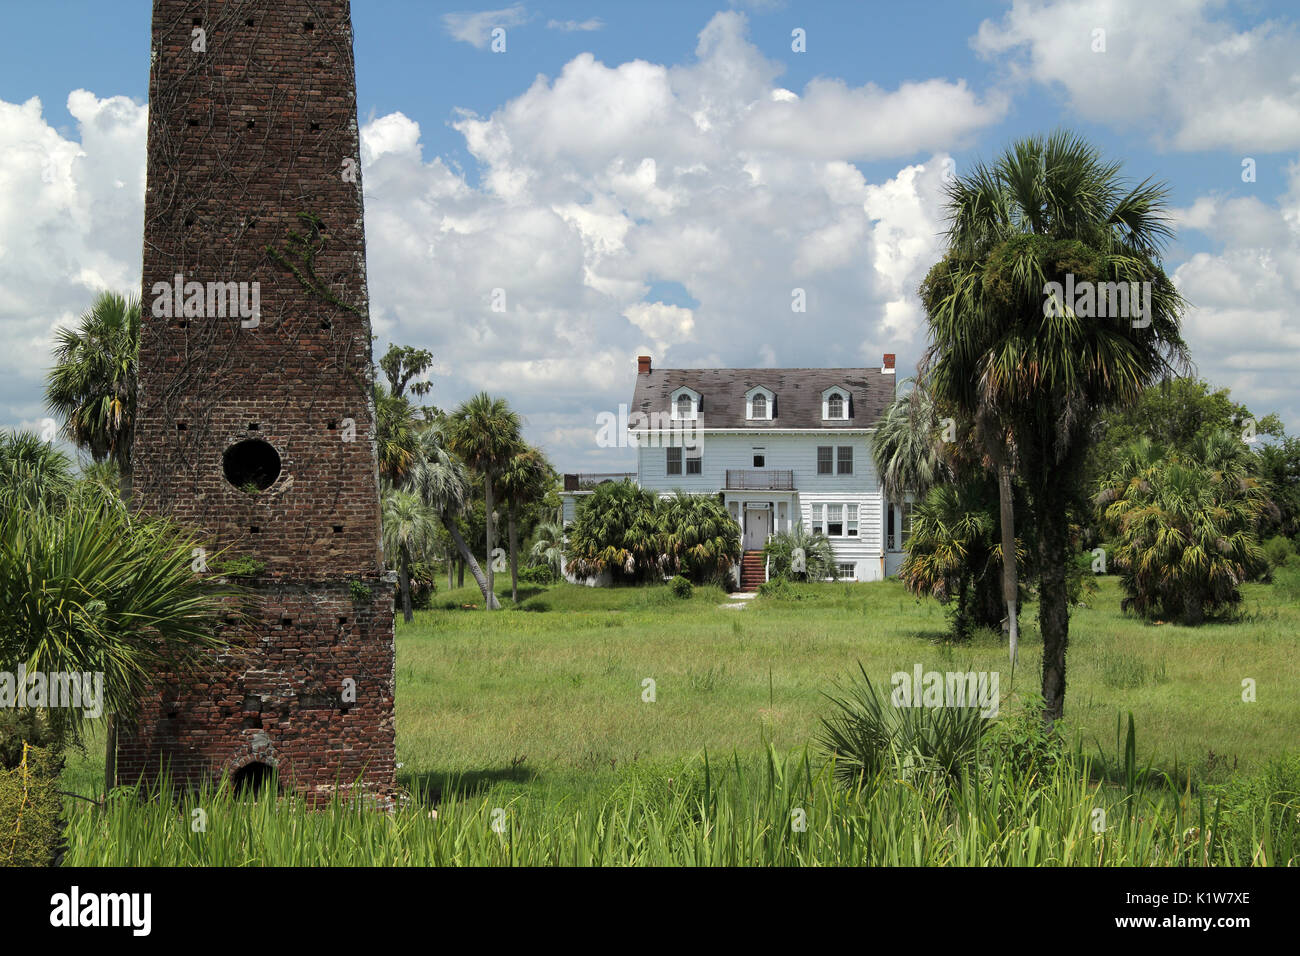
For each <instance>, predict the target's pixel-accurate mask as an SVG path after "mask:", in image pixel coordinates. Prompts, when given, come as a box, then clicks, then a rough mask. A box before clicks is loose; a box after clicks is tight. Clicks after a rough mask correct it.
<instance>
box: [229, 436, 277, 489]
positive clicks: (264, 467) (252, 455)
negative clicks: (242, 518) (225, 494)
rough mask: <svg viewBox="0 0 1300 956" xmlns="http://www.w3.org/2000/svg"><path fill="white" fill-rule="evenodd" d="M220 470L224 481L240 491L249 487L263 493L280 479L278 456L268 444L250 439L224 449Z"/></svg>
mask: <svg viewBox="0 0 1300 956" xmlns="http://www.w3.org/2000/svg"><path fill="white" fill-rule="evenodd" d="M221 468H222V470H223V471H224V472H225V474H226V481H228V482H230V483H231V484H232V485H234V486H235V487H236V488H239V489H240V490H241V491H242V490H246V489H247V488H248V487H249V486H250V485H251V486H255V487H256V488H257V490H258V491H265V490H266V489H267V488H270V487H271V486H272V485H273V484H275V479H277V478H279V477H280V455H279V453H278V452H276V450H275V449H274V448H272V447H271V445H270V443H269V442H264V441H259V440H257V439H251V438H250V439H246V440H244V441H241V442H235V444H233V445H231V446H230V447H229V448H227V449H226V451H225V453H224V454H223V455H222V456H221Z"/></svg>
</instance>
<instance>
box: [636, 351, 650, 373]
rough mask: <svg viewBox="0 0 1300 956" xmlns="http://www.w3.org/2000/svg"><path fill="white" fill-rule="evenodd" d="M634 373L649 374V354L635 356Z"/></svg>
mask: <svg viewBox="0 0 1300 956" xmlns="http://www.w3.org/2000/svg"><path fill="white" fill-rule="evenodd" d="M636 373H637V374H638V375H649V374H650V356H648V355H638V356H637V357H636Z"/></svg>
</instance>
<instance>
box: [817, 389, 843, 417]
mask: <svg viewBox="0 0 1300 956" xmlns="http://www.w3.org/2000/svg"><path fill="white" fill-rule="evenodd" d="M848 417H849V393H848V392H846V391H845V390H844V389H842V388H838V387H836V388H828V389H826V391H824V392H822V418H823V419H825V420H827V421H845V420H846V419H848Z"/></svg>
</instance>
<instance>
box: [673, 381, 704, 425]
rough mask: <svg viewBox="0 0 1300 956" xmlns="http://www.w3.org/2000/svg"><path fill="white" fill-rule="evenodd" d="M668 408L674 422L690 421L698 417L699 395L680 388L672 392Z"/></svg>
mask: <svg viewBox="0 0 1300 956" xmlns="http://www.w3.org/2000/svg"><path fill="white" fill-rule="evenodd" d="M669 407H670V408H671V409H672V412H673V418H674V419H676V420H685V421H691V420H692V419H696V418H699V417H700V394H699V392H696V391H692V390H691V389H689V388H686V387H684V386H683V387H682V388H679V389H677V391H675V392H673V394H672V397H671V399H670V405H669Z"/></svg>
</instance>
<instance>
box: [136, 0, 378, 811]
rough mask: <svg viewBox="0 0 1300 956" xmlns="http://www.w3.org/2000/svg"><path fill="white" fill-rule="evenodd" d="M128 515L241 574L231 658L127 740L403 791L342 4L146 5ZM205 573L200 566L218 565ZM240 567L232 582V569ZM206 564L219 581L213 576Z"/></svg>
mask: <svg viewBox="0 0 1300 956" xmlns="http://www.w3.org/2000/svg"><path fill="white" fill-rule="evenodd" d="M152 55H153V61H152V63H153V65H152V69H151V71H150V77H149V148H148V187H147V192H146V195H145V241H144V276H143V280H144V282H143V300H142V301H143V312H144V317H143V326H142V331H141V348H140V390H139V411H138V418H137V425H136V437H135V495H136V502H137V503H138V504H139V505H140V506H141V507H142V508H143V509H144V510H145V511H147V512H149V513H152V514H157V515H167V516H169V517H170V518H172V519H173V520H175V521H176V522H178V523H180V524H181V525H183V526H185V527H187V528H189V529H192V530H193V531H194V532H195V533H196V534H198V535H199V536H200V539H201V540H202V542H203V547H204V554H205V555H207V556H208V558H206V559H204V558H203V557H202V556H198V557H196V567H197V569H198V570H199V573H206V574H208V575H219V574H220V573H221V572H222V570H223V564H221V563H219V562H218V560H217V559H216V558H215V557H211V556H214V555H216V553H217V552H218V551H221V550H224V551H225V552H226V554H225V558H227V559H230V558H238V559H241V561H240V562H239V563H240V564H242V569H240V570H242V580H243V582H244V583H245V584H246V585H247V587H248V588H249V592H250V597H249V600H248V601H247V602H246V604H245V605H244V609H245V611H246V613H247V615H248V616H247V618H245V619H243V620H241V619H240V618H239V617H238V616H236V614H235V611H234V608H231V610H230V613H229V614H227V615H224V616H223V618H222V620H223V622H224V623H222V624H221V631H222V636H223V637H224V638H225V639H226V640H227V641H228V642H229V645H230V650H229V651H228V652H223V653H222V654H220V655H219V656H217V657H216V658H215V659H213V658H207V659H205V660H206V661H207V663H205V665H204V670H203V671H202V672H201V673H200V674H198V675H193V676H182V675H177V674H159V675H157V676H156V685H155V689H154V692H153V693H152V694H151V695H150V696H149V697H148V698H146V699H145V700H143V701H142V702H141V704H140V708H139V713H138V715H137V717H138V722H137V724H136V726H135V728H134V729H133V730H131V731H130V733H124V735H123V737H122V739H121V741H120V744H119V748H118V768H119V778H120V779H122V780H125V781H127V782H131V783H134V782H135V781H136V780H137V779H138V778H139V777H141V776H143V777H145V778H146V780H148V779H149V778H151V777H153V776H154V775H155V774H156V773H157V771H158V767H159V763H160V762H161V761H164V760H165V761H166V762H168V764H169V765H170V769H171V772H172V774H173V776H174V777H177V778H179V779H180V781H181V782H182V783H185V784H190V785H194V784H198V783H200V782H202V781H203V780H206V779H211V778H214V777H218V776H220V775H222V774H225V773H229V774H232V775H236V778H237V780H239V781H241V782H244V783H249V784H256V783H258V782H261V781H262V780H264V779H265V777H266V775H267V774H268V773H269V771H270V769H271V768H275V769H277V770H278V772H279V776H280V782H281V785H282V786H284V787H286V788H293V789H295V790H298V791H301V792H306V793H308V794H310V795H312V796H314V797H318V796H321V795H323V794H326V793H328V792H329V791H330V790H331V789H332V788H333V786H334V784H335V783H336V781H341V782H342V783H344V784H351V783H354V782H358V781H359V782H360V783H362V784H363V785H364V786H365V787H367V788H373V789H374V790H377V791H383V790H386V789H389V788H391V787H392V786H393V783H394V772H395V765H394V752H393V741H394V737H393V678H394V670H393V600H392V590H393V589H392V586H391V584H390V583H389V582H388V580H387V575H386V573H385V571H384V564H383V555H382V551H381V543H380V542H381V531H380V512H379V489H378V472H377V462H376V454H375V446H374V441H373V439H372V437H371V436H373V434H374V425H375V414H374V405H373V400H372V396H371V391H370V381H371V375H372V369H371V353H370V320H369V296H368V292H367V286H366V259H365V233H364V229H363V225H362V212H363V210H362V194H361V170H360V144H359V141H358V130H357V103H356V78H355V74H354V67H353V56H352V23H351V11H350V8H349V4H348V3H347V2H345V0H277V2H275V3H270V2H265V0H262V2H255V0H204V2H203V3H194V2H192V0H154V3H153V42H152ZM206 562H210V563H206ZM224 567H225V570H227V571H230V570H231V568H230V566H224ZM205 568H206V569H205Z"/></svg>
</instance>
